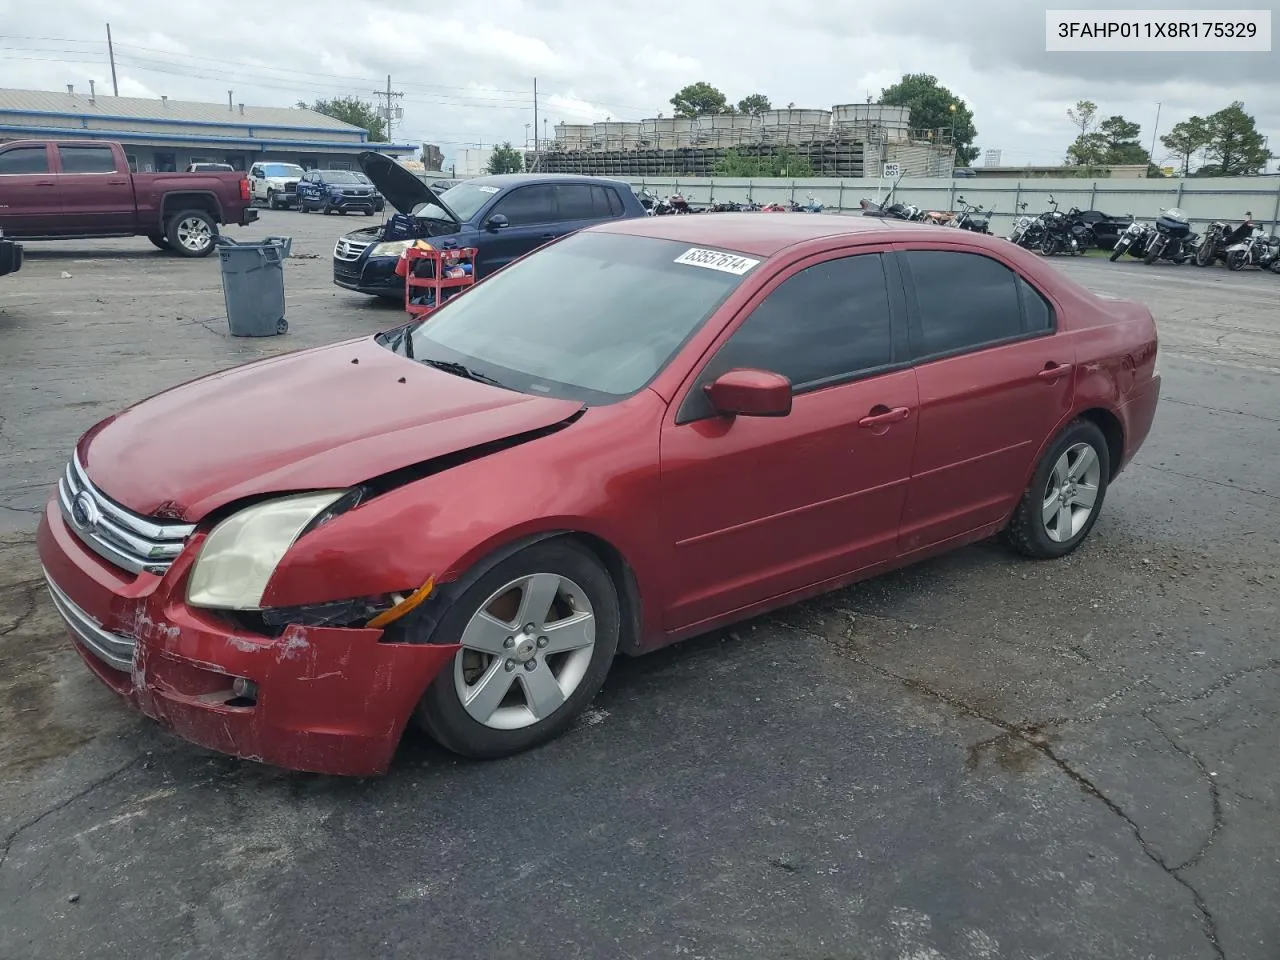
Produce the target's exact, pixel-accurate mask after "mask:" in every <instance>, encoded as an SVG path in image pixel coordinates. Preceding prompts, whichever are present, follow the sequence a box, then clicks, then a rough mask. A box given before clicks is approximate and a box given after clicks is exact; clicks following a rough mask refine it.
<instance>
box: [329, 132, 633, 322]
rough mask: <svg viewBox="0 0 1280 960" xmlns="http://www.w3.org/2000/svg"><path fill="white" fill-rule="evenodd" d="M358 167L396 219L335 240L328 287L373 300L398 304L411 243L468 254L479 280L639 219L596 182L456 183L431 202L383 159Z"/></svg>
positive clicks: (537, 178) (604, 182)
mask: <svg viewBox="0 0 1280 960" xmlns="http://www.w3.org/2000/svg"><path fill="white" fill-rule="evenodd" d="M359 162H360V167H361V169H362V170H364V172H365V173H366V174H367V175H368V177H369V179H370V180H371V181H372V182H373V184H374V185H375V186H376V187H377V188H378V190H380V191H381V192H382V194H383V196H384V197H386V200H387V203H389V204H390V205H391V206H392V207H393V208H394V209H396V210H398V211H399V214H398V215H397V216H394V217H392V218H391V219H390V220H389V221H388V222H387V223H385V224H383V225H382V226H380V227H368V228H365V229H361V230H356V231H353V232H352V233H348V234H347V235H346V236H344V237H341V238H339V239H338V242H337V244H336V245H335V246H334V249H333V282H334V283H336V284H337V285H338V286H340V287H344V288H345V289H347V290H355V291H357V292H358V293H366V294H371V295H373V296H379V297H390V298H394V299H397V300H400V299H403V298H404V280H403V279H402V278H400V277H398V276H396V273H395V269H396V261H398V260H399V259H400V254H401V253H402V252H403V251H404V249H405V247H407V246H408V245H409V244H410V243H411V242H413V241H414V240H417V239H423V240H427V241H428V242H429V243H431V244H432V245H433V246H435V247H437V248H439V249H449V248H457V247H475V248H476V249H477V250H478V251H479V252H478V254H477V256H476V266H475V272H476V279H477V280H481V279H483V278H484V277H486V276H488V275H489V274H491V273H493V272H494V271H495V270H498V269H499V268H501V267H503V266H505V265H506V264H508V263H510V262H511V261H512V260H515V259H517V258H518V257H522V256H524V254H526V253H528V252H529V251H531V250H533V249H535V248H537V247H540V246H542V244H544V243H546V242H547V241H549V240H553V239H555V238H556V237H562V236H564V235H565V234H567V233H573V232H574V231H576V230H581V229H583V228H584V227H589V226H591V225H592V224H595V223H601V222H603V221H605V220H616V219H623V218H629V217H643V216H645V215H646V212H645V209H644V207H643V206H642V205H641V204H640V201H639V199H638V198H637V197H636V195H635V192H634V191H633V190H632V189H631V187H630V186H629V185H628V184H626V183H624V182H622V181H620V180H609V179H606V178H604V177H577V176H571V175H568V174H536V173H510V174H503V175H501V176H489V177H474V178H472V179H470V180H463V181H462V182H461V183H459V184H457V185H456V186H453V187H450V188H449V189H448V190H446V191H444V192H443V193H441V194H438V195H437V194H436V193H435V192H433V191H432V190H431V189H430V188H429V187H428V186H427V184H426V183H424V182H423V181H422V180H420V179H419V178H418V177H416V176H414V175H413V174H412V173H411V172H410V171H409V170H407V169H406V168H404V167H402V166H400V164H398V163H396V162H395V161H394V160H392V159H390V158H389V157H385V156H383V155H381V154H377V153H373V152H372V151H370V152H367V153H362V154H360V157H359Z"/></svg>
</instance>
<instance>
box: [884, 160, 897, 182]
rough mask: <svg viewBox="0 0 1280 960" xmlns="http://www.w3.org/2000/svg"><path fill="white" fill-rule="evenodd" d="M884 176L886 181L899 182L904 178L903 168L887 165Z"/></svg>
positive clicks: (894, 164) (893, 164)
mask: <svg viewBox="0 0 1280 960" xmlns="http://www.w3.org/2000/svg"><path fill="white" fill-rule="evenodd" d="M883 176H884V179H885V180H897V179H898V178H899V177H900V176H902V167H901V166H900V165H899V164H896V163H886V164H885V165H884V174H883Z"/></svg>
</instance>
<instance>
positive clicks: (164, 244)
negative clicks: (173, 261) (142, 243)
mask: <svg viewBox="0 0 1280 960" xmlns="http://www.w3.org/2000/svg"><path fill="white" fill-rule="evenodd" d="M147 239H148V240H150V241H151V242H152V243H153V244H154V245H155V246H156V247H158V248H159V249H161V250H172V249H173V247H171V246H170V245H169V238H168V237H166V236H165V235H164V234H163V233H153V234H150V235H149V236H148V237H147Z"/></svg>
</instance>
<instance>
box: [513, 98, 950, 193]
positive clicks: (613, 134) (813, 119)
mask: <svg viewBox="0 0 1280 960" xmlns="http://www.w3.org/2000/svg"><path fill="white" fill-rule="evenodd" d="M954 155H955V151H954V148H953V146H952V138H951V135H950V131H948V130H947V129H945V128H943V129H941V130H916V129H913V128H912V127H911V111H910V109H909V108H908V107H891V106H882V105H880V104H866V103H853V104H842V105H837V106H834V107H832V108H831V109H830V110H805V109H785V110H769V111H766V112H764V113H762V114H759V115H751V114H745V113H727V114H714V115H708V116H700V117H670V118H664V117H655V118H653V119H649V120H640V121H633V122H620V121H606V122H603V123H593V124H567V123H561V124H558V125H557V126H556V136H555V140H554V141H552V142H551V144H550V145H549V146H548V147H547V148H546V149H545V150H540V151H536V152H533V151H531V152H529V153H527V154H526V157H525V166H526V169H529V170H538V171H541V172H546V173H576V174H586V175H599V176H623V177H645V176H655V177H660V176H689V177H709V176H725V175H726V174H727V172H729V171H735V172H734V173H733V174H731V175H738V176H749V175H751V167H752V164H753V163H754V164H755V166H756V167H757V168H758V169H760V170H761V171H766V170H768V171H772V170H775V169H779V168H780V169H782V170H785V167H786V164H787V163H788V162H789V161H792V160H793V159H794V160H803V161H805V163H807V165H808V168H809V170H811V171H812V173H811V174H809V173H806V174H805V175H810V176H817V177H862V176H878V175H879V172H880V170H881V169H882V164H885V163H897V164H898V165H899V167H900V169H901V171H902V173H903V174H904V175H906V176H917V177H927V176H946V175H949V174H950V172H951V168H952V166H954ZM797 166H798V167H800V168H803V166H804V164H798V165H797ZM783 175H784V176H785V175H786V174H785V173H783Z"/></svg>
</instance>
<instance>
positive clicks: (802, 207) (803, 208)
mask: <svg viewBox="0 0 1280 960" xmlns="http://www.w3.org/2000/svg"><path fill="white" fill-rule="evenodd" d="M808 199H809V202H808V203H796V202H795V201H794V200H792V201H791V212H792V213H821V212H822V211H823V209H824V208H825V205H824V204H823V202H822V201H821V200H817V199H815V198H814V196H813V194H812V193H811V194H809V198H808Z"/></svg>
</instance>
